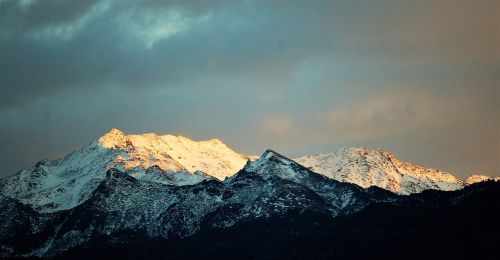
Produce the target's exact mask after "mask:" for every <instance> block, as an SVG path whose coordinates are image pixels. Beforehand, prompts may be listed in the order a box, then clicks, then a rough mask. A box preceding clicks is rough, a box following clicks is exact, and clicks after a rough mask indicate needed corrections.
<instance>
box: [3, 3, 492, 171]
mask: <svg viewBox="0 0 500 260" xmlns="http://www.w3.org/2000/svg"><path fill="white" fill-rule="evenodd" d="M307 2H308V3H306V1H296V2H294V1H201V0H200V1H183V0H178V1H142V2H140V1H123V0H120V1H49V0H47V1H36V0H23V1H10V0H0V90H1V94H0V126H1V127H0V162H1V164H2V167H1V169H2V170H1V172H0V176H6V175H11V174H13V173H14V172H15V171H17V170H20V169H22V168H26V167H29V166H31V165H33V164H34V163H36V162H37V161H39V160H41V159H44V158H49V159H55V158H60V157H62V156H64V155H66V154H67V153H69V152H71V151H73V150H75V149H78V148H79V147H81V146H83V145H85V144H87V143H89V142H91V141H92V140H94V139H97V138H98V137H99V136H101V135H103V134H104V133H106V132H107V131H109V130H110V129H111V128H118V129H121V130H123V131H125V132H127V133H143V132H156V133H160V134H179V135H183V136H187V137H189V138H192V139H195V140H202V139H209V138H214V137H217V138H220V139H221V140H223V141H224V142H225V143H227V144H228V145H229V146H230V147H232V148H234V149H235V150H236V151H238V152H241V153H248V154H260V153H262V152H263V151H264V150H265V149H267V148H272V149H275V150H276V151H278V152H281V153H282V154H285V155H288V156H296V155H302V154H305V153H311V152H327V151H336V150H337V149H338V148H340V147H350V146H367V147H371V148H383V149H385V150H388V151H391V152H393V153H395V154H396V155H397V156H398V157H400V159H402V160H405V161H414V162H417V163H420V164H423V165H425V166H428V167H433V168H438V169H442V170H446V171H450V172H452V173H455V174H456V175H458V176H461V177H464V176H466V175H469V174H471V173H473V172H482V173H485V174H489V175H494V176H500V165H499V163H500V162H499V161H500V93H499V92H500V90H499V89H500V49H499V48H500V47H499V46H500V28H499V27H500V26H499V24H500V13H499V12H500V6H499V5H500V2H499V1H496V0H491V1H481V0H478V1H469V0H465V1H460V0H451V1H430V0H429V1H400V0H397V1H333V0H332V1H307Z"/></svg>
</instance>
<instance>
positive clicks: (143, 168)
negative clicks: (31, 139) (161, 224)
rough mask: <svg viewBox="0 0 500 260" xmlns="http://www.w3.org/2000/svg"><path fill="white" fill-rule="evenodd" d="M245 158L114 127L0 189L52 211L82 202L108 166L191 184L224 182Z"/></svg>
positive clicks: (216, 144)
mask: <svg viewBox="0 0 500 260" xmlns="http://www.w3.org/2000/svg"><path fill="white" fill-rule="evenodd" d="M247 160H248V158H247V157H246V156H243V155H240V154H238V153H236V152H234V151H233V150H231V149H230V148H229V147H227V146H226V145H225V144H223V143H222V142H221V141H219V140H217V139H213V140H209V141H201V142H195V141H192V140H190V139H188V138H185V137H182V136H172V135H164V136H159V135H156V134H143V135H125V134H124V133H123V132H121V131H119V130H116V129H113V130H111V131H110V132H109V133H107V134H105V135H104V136H102V137H101V138H99V139H98V140H96V141H94V142H92V143H90V144H89V145H86V146H84V147H83V148H81V149H80V150H78V151H75V152H73V153H71V154H69V155H67V156H66V157H64V158H62V159H59V160H54V161H41V162H39V163H37V164H36V165H35V166H34V167H32V168H30V169H26V170H22V171H20V172H18V173H16V174H15V175H13V176H11V177H9V178H7V179H3V180H0V192H1V193H2V194H4V195H5V196H9V197H12V198H15V199H18V200H19V201H21V202H22V203H25V204H28V205H31V206H32V207H33V208H35V209H36V210H38V211H42V212H54V211H58V210H64V209H70V208H73V207H75V206H76V205H78V204H80V203H82V202H83V201H85V200H86V199H87V198H88V197H89V196H90V194H91V193H92V191H93V190H94V189H95V188H96V187H97V186H98V185H99V183H101V181H102V180H103V179H104V178H105V174H104V173H105V172H106V170H108V169H111V168H116V169H120V170H121V171H123V172H126V173H128V174H130V175H131V176H133V177H135V178H137V179H142V180H147V181H153V182H159V183H164V184H171V185H192V184H195V183H199V182H201V181H203V180H207V179H214V178H215V179H219V180H223V179H224V178H225V177H227V176H230V175H233V174H234V173H236V172H237V171H239V170H240V169H241V168H242V167H243V166H244V165H245V163H246V162H247Z"/></svg>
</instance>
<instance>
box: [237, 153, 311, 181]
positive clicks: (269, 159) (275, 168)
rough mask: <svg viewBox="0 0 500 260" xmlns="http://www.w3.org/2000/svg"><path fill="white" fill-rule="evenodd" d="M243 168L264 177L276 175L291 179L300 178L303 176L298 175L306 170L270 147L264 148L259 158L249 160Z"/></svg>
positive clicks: (296, 179)
mask: <svg viewBox="0 0 500 260" xmlns="http://www.w3.org/2000/svg"><path fill="white" fill-rule="evenodd" d="M244 169H245V171H247V172H254V173H257V174H259V175H260V176H262V177H264V178H269V177H272V176H276V177H280V178H282V179H286V180H291V181H298V180H300V179H301V178H302V177H304V176H300V175H301V174H303V172H304V171H307V170H306V169H305V168H304V167H303V166H301V165H299V164H298V163H296V162H294V161H292V160H291V159H288V158H286V157H285V156H283V155H281V154H279V153H277V152H275V151H273V150H270V149H268V150H266V151H265V152H264V153H263V154H262V155H261V156H260V158H259V159H257V160H255V161H251V162H249V163H248V164H247V165H246V166H245V168H244Z"/></svg>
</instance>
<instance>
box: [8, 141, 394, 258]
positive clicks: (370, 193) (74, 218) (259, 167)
mask: <svg viewBox="0 0 500 260" xmlns="http://www.w3.org/2000/svg"><path fill="white" fill-rule="evenodd" d="M103 175H104V176H105V177H104V179H103V180H102V181H101V182H100V184H99V185H98V186H97V188H96V189H94V190H93V191H92V193H91V194H90V196H89V197H88V199H86V200H85V201H84V202H82V203H81V204H79V205H77V206H76V207H74V208H72V209H68V210H63V211H57V212H52V213H40V212H37V211H34V210H31V209H30V208H29V207H27V206H26V205H23V204H19V203H18V202H15V201H14V200H13V199H10V198H5V199H6V201H7V202H5V203H4V204H5V205H7V206H2V205H0V206H2V207H7V208H13V209H11V210H10V211H8V212H9V214H5V215H4V216H2V217H3V219H1V221H2V223H11V222H17V225H18V226H21V227H24V226H27V227H31V228H32V229H36V230H47V231H46V232H43V234H45V237H43V238H39V239H37V242H36V243H35V242H33V243H26V244H25V245H24V248H22V249H17V248H16V246H17V244H12V243H10V242H8V241H9V240H8V238H9V237H11V236H13V235H11V233H12V232H13V231H12V229H8V228H5V229H0V241H4V242H2V243H5V245H4V247H3V248H2V249H1V250H2V251H1V252H0V256H19V255H26V256H49V257H50V256H58V255H61V254H64V253H65V252H67V251H68V250H72V249H74V248H79V247H82V246H88V245H93V243H95V242H96V241H100V240H101V239H104V240H105V241H108V242H110V241H114V242H113V243H114V244H113V246H116V247H120V246H124V245H126V244H128V243H133V242H134V241H142V240H149V239H157V240H170V239H182V238H186V237H190V236H193V235H195V234H198V233H200V232H204V231H208V230H214V229H221V228H229V227H232V226H234V225H238V224H240V223H245V222H248V221H256V220H259V221H260V220H262V221H265V220H268V219H273V218H275V217H279V216H282V217H283V216H292V215H297V216H304V214H305V215H308V214H313V215H319V216H322V217H324V218H328V219H331V218H334V217H339V216H346V215H350V214H354V213H356V212H358V211H360V210H362V209H363V208H365V207H366V206H368V205H371V204H373V203H382V202H386V203H394V202H397V201H399V199H400V198H399V197H398V196H397V195H394V194H392V193H390V192H388V191H384V190H382V189H378V188H371V189H363V188H361V187H359V186H357V185H354V184H350V183H341V182H338V181H335V180H332V179H329V178H327V177H325V176H322V175H320V174H317V173H314V172H311V171H310V170H308V169H306V168H304V167H302V166H300V165H299V164H297V163H295V162H293V161H291V160H289V159H287V158H285V157H283V156H281V155H279V154H277V153H276V152H273V151H270V150H268V151H266V152H265V153H264V154H263V155H262V156H261V158H260V159H259V160H257V161H253V162H248V163H247V164H246V165H245V167H244V168H243V169H242V170H240V171H239V172H238V173H237V174H235V175H234V176H232V177H230V178H227V179H226V180H225V181H223V182H221V181H218V180H215V179H209V180H204V181H202V182H199V183H196V184H194V185H183V186H179V185H168V184H163V183H157V182H150V181H145V180H141V179H136V178H134V177H132V176H131V175H129V174H128V173H125V172H121V171H120V170H118V169H114V168H113V169H109V170H107V172H106V173H105V174H103ZM16 203H17V204H16ZM10 204H15V206H9V205H10ZM18 204H19V205H18ZM25 211H28V212H29V214H32V215H33V216H31V217H26V218H21V219H12V218H11V217H10V216H13V217H15V216H19V215H26V213H24V212H25ZM28 216H29V215H28ZM32 219H42V220H43V221H42V220H40V221H38V220H37V221H36V222H32ZM1 226H2V225H0V227H1ZM3 226H7V227H10V226H12V225H3ZM4 231H5V232H4ZM30 232H32V231H30ZM26 234H29V232H28V233H26ZM14 236H15V237H16V238H17V239H22V238H23V237H24V236H26V235H25V234H21V233H15V234H14Z"/></svg>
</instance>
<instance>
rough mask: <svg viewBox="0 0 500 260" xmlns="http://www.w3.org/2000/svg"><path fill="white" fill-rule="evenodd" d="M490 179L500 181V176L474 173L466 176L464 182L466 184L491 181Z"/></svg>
mask: <svg viewBox="0 0 500 260" xmlns="http://www.w3.org/2000/svg"><path fill="white" fill-rule="evenodd" d="M489 180H493V181H500V177H490V176H486V175H483V174H472V175H470V176H469V177H467V178H465V181H464V182H465V184H466V185H471V184H474V183H478V182H483V181H489Z"/></svg>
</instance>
